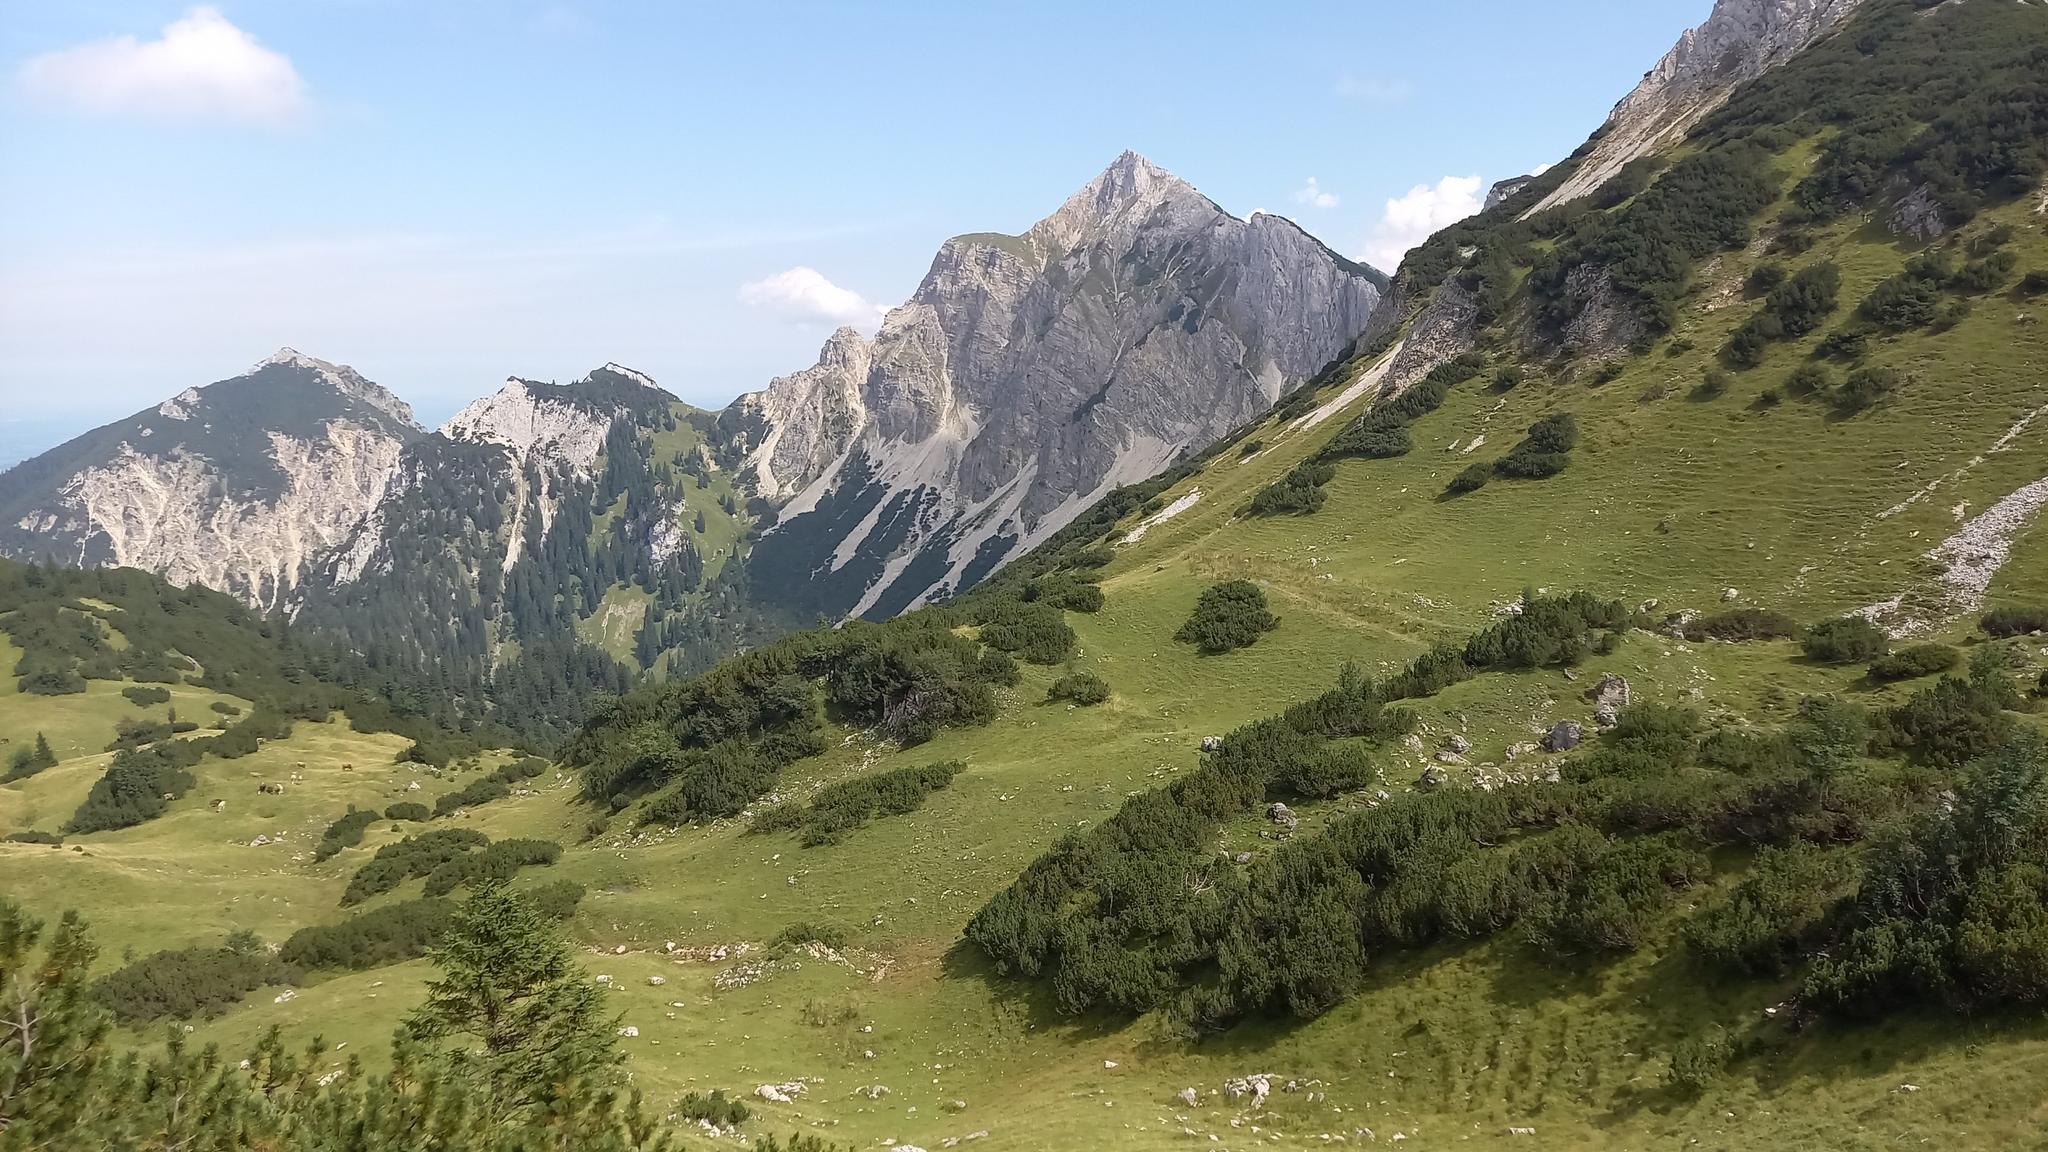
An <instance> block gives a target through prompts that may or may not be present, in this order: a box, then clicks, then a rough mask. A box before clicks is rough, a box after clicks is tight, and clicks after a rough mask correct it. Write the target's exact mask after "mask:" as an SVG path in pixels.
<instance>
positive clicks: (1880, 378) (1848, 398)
mask: <svg viewBox="0 0 2048 1152" xmlns="http://www.w3.org/2000/svg"><path fill="white" fill-rule="evenodd" d="M1904 379H1905V377H1904V376H1903V375H1902V374H1901V373H1900V372H1899V370H1898V369H1896V368H1885V367H1866V368H1858V369H1856V370H1855V371H1853V372H1851V373H1849V375H1848V376H1847V377H1846V378H1845V379H1843V381H1842V383H1841V386H1840V387H1838V388H1836V389H1835V407H1836V408H1838V409H1840V410H1841V411H1842V412H1843V413H1844V414H1849V415H1853V414H1855V413H1857V412H1861V411H1863V410H1864V409H1866V408H1870V407H1872V406H1874V405H1876V404H1877V403H1878V402H1879V401H1881V400H1883V399H1884V398H1885V397H1887V396H1890V395H1891V394H1892V393H1893V392H1896V391H1898V388H1899V385H1900V384H1901V383H1902V382H1903V381H1904Z"/></svg>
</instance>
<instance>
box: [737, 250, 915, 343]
mask: <svg viewBox="0 0 2048 1152" xmlns="http://www.w3.org/2000/svg"><path fill="white" fill-rule="evenodd" d="M740 302H741V303H744V304H750V305H752V306H754V307H756V308H766V309H769V310H770V311H774V312H780V313H782V314H783V315H784V316H786V317H788V318H790V319H792V320H797V321H825V322H827V323H831V324H851V325H854V326H855V327H859V328H873V327H874V326H875V325H876V324H877V323H879V322H880V321H881V318H882V315H883V314H884V313H886V312H888V309H887V308H885V307H883V306H882V305H879V304H871V303H869V302H868V301H867V300H866V299H865V298H864V297H862V296H861V294H860V293H858V292H855V291H853V290H852V289H849V288H841V287H840V286H839V285H837V284H834V283H833V282H831V281H830V280H827V279H825V275H824V273H822V272H819V271H818V270H817V269H816V268H806V267H803V266H801V265H799V266H798V267H795V268H791V269H790V270H789V271H787V272H777V273H776V274H775V275H773V276H769V277H766V278H764V279H760V280H754V281H750V282H749V283H746V284H742V285H740Z"/></svg>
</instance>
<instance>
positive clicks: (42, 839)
mask: <svg viewBox="0 0 2048 1152" xmlns="http://www.w3.org/2000/svg"><path fill="white" fill-rule="evenodd" d="M0 841H5V842H7V843H9V844H62V843H64V838H63V837H62V836H59V835H57V834H56V833H54V832H44V831H42V830H41V829H39V828H24V829H22V830H21V831H19V832H9V833H8V834H7V835H5V836H0Z"/></svg>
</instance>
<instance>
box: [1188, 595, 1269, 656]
mask: <svg viewBox="0 0 2048 1152" xmlns="http://www.w3.org/2000/svg"><path fill="white" fill-rule="evenodd" d="M1279 625H1280V619H1279V617H1277V616H1275V615H1273V614H1272V613H1271V612H1269V611H1267V610H1266V594H1265V592H1263V591H1261V590H1260V588H1259V586H1258V585H1257V584H1254V583H1252V582H1251V581H1249V580H1225V581H1223V582H1222V583H1220V584H1212V585H1210V586H1209V587H1208V588H1205V589H1203V590H1202V594H1201V596H1200V597H1199V598H1197V600H1196V601H1195V610H1194V612H1193V613H1192V614H1190V615H1189V616H1188V619H1187V623H1185V624H1182V625H1181V626H1180V631H1178V632H1175V633H1174V634H1173V638H1174V639H1175V640H1177V641H1179V642H1180V643H1182V644H1193V645H1194V646H1195V647H1196V648H1198V649H1200V650H1201V651H1203V652H1206V653H1208V654H1210V655H1220V654H1222V653H1225V652H1230V651H1234V650H1236V649H1238V648H1244V647H1248V646H1249V645H1252V644H1255V643H1257V642H1258V639H1259V637H1260V636H1263V635H1265V634H1266V633H1268V632H1271V631H1272V630H1273V629H1274V628H1277V627H1279Z"/></svg>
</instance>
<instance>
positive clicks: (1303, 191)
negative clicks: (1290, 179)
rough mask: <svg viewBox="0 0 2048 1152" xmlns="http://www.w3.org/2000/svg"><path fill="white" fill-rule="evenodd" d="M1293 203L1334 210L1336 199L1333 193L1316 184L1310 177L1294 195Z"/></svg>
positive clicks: (1313, 178) (1314, 179)
mask: <svg viewBox="0 0 2048 1152" xmlns="http://www.w3.org/2000/svg"><path fill="white" fill-rule="evenodd" d="M1294 202H1295V203H1296V204H1306V205H1308V206H1309V207H1311V208H1335V207H1336V206H1337V203H1338V198H1337V194H1336V193H1335V192H1332V191H1330V190H1329V189H1328V188H1325V187H1323V186H1322V185H1321V184H1318V183H1316V178H1315V177H1313V176H1311V177H1309V178H1308V180H1307V181H1306V182H1304V183H1303V184H1302V186H1301V187H1300V189H1298V190H1297V191H1296V192H1295V193H1294Z"/></svg>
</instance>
